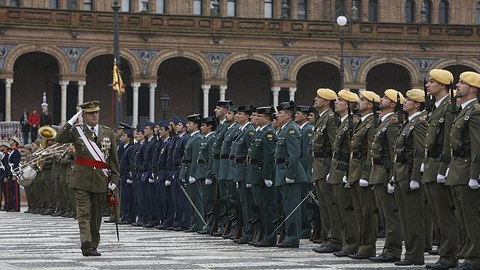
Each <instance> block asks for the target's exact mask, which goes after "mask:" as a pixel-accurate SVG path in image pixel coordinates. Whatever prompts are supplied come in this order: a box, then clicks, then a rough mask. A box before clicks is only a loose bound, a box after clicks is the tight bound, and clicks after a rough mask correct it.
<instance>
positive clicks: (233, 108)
mask: <svg viewBox="0 0 480 270" xmlns="http://www.w3.org/2000/svg"><path fill="white" fill-rule="evenodd" d="M228 110H229V111H232V112H238V107H237V106H230V107H229V108H228Z"/></svg>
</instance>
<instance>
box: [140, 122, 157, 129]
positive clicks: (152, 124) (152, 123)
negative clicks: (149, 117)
mask: <svg viewBox="0 0 480 270" xmlns="http://www.w3.org/2000/svg"><path fill="white" fill-rule="evenodd" d="M146 127H151V128H152V129H154V128H155V123H154V122H151V121H147V122H145V125H144V127H143V128H146Z"/></svg>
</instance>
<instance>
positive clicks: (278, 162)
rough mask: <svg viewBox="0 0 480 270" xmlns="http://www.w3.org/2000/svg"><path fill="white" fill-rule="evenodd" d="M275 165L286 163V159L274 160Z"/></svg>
mask: <svg viewBox="0 0 480 270" xmlns="http://www.w3.org/2000/svg"><path fill="white" fill-rule="evenodd" d="M274 161H275V164H283V163H285V162H286V161H287V159H286V158H276V159H275V160H274Z"/></svg>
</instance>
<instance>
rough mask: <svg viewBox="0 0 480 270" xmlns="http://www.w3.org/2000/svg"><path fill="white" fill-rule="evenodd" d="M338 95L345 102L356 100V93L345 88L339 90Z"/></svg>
mask: <svg viewBox="0 0 480 270" xmlns="http://www.w3.org/2000/svg"><path fill="white" fill-rule="evenodd" d="M338 96H339V97H340V98H342V99H343V100H345V101H347V102H358V95H357V94H355V93H353V92H350V91H347V90H340V92H338Z"/></svg>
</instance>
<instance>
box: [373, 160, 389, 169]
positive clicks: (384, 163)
mask: <svg viewBox="0 0 480 270" xmlns="http://www.w3.org/2000/svg"><path fill="white" fill-rule="evenodd" d="M373 165H374V166H378V165H380V166H383V167H385V168H387V169H393V162H391V161H390V160H384V159H381V158H374V159H373Z"/></svg>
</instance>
